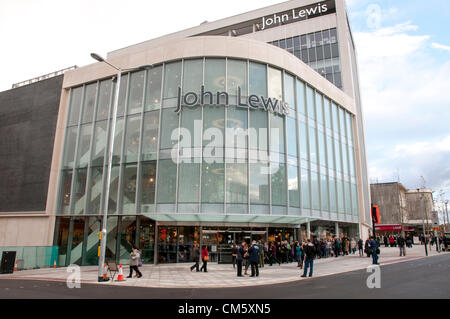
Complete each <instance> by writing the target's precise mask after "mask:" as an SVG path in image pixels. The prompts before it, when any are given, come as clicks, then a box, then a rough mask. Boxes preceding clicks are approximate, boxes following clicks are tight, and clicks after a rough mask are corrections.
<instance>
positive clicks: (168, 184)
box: [158, 160, 177, 204]
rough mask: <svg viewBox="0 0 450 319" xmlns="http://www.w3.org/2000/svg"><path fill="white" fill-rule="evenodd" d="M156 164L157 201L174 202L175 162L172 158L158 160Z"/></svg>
mask: <svg viewBox="0 0 450 319" xmlns="http://www.w3.org/2000/svg"><path fill="white" fill-rule="evenodd" d="M158 165H159V166H158V203H161V204H170V203H175V194H176V186H177V164H175V163H174V162H173V161H172V160H160V161H159V164H158Z"/></svg>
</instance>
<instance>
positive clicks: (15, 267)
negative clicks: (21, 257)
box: [14, 259, 18, 271]
mask: <svg viewBox="0 0 450 319" xmlns="http://www.w3.org/2000/svg"><path fill="white" fill-rule="evenodd" d="M17 270H18V269H17V259H16V262H15V263H14V271H17Z"/></svg>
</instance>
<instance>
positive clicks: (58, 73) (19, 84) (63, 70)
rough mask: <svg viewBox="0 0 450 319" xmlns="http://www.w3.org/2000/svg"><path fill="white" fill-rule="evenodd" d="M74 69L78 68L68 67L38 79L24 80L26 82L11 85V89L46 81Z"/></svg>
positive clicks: (74, 66)
mask: <svg viewBox="0 0 450 319" xmlns="http://www.w3.org/2000/svg"><path fill="white" fill-rule="evenodd" d="M76 68H78V66H77V65H73V66H71V67H68V68H65V69H62V70H58V71H55V72H51V73H47V74H44V75H41V76H38V77H35V78H32V79H29V80H26V81H22V82H19V83H15V84H13V85H12V88H13V89H15V88H18V87H21V86H24V85H28V84H32V83H36V82H39V81H42V80H46V79H49V78H53V77H55V76H58V75H61V74H63V73H64V72H66V71H70V70H75V69H76Z"/></svg>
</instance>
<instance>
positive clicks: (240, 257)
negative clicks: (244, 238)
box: [236, 243, 245, 277]
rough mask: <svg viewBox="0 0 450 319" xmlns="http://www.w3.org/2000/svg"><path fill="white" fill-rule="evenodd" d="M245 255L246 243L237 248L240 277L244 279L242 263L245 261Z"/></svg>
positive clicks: (238, 274)
mask: <svg viewBox="0 0 450 319" xmlns="http://www.w3.org/2000/svg"><path fill="white" fill-rule="evenodd" d="M244 254H245V250H244V243H242V244H241V245H239V246H238V247H237V251H236V265H237V276H238V277H244V276H242V261H243V260H244Z"/></svg>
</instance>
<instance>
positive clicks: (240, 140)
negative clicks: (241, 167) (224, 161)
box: [225, 106, 248, 149]
mask: <svg viewBox="0 0 450 319" xmlns="http://www.w3.org/2000/svg"><path fill="white" fill-rule="evenodd" d="M247 127H248V109H247V108H240V107H237V106H229V107H228V108H227V131H226V141H225V143H226V147H233V146H234V148H245V149H246V148H247V137H246V134H245V131H241V133H242V134H240V133H239V131H237V132H236V134H233V132H232V130H231V129H243V130H247Z"/></svg>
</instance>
